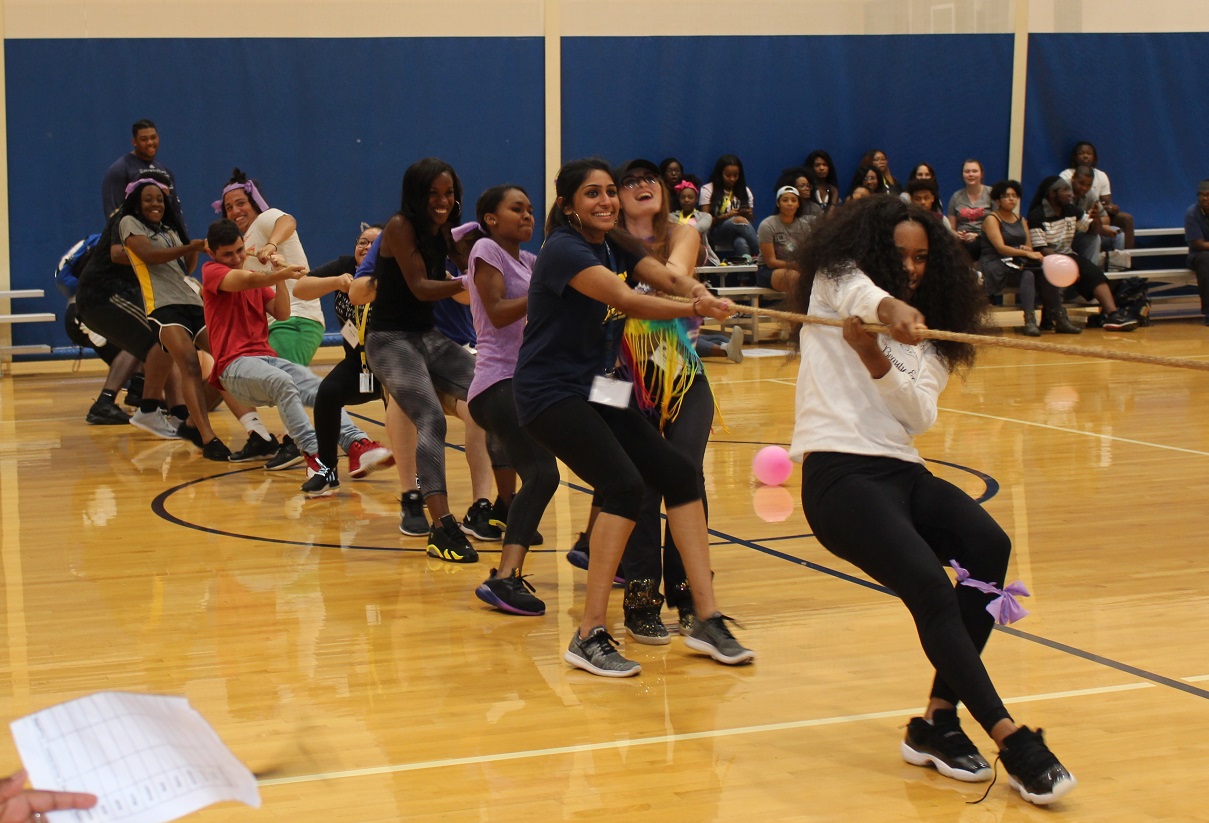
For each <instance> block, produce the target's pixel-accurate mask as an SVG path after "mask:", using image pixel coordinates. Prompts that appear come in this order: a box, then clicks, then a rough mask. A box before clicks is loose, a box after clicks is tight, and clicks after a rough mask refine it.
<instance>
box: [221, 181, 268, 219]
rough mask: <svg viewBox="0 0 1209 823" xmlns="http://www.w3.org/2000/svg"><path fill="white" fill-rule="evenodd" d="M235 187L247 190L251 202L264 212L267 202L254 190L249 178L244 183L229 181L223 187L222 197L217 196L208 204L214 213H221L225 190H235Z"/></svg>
mask: <svg viewBox="0 0 1209 823" xmlns="http://www.w3.org/2000/svg"><path fill="white" fill-rule="evenodd" d="M236 189H239V190H240V191H245V192H247V193H248V199H250V200H251V201H252V202H253V203H255V204H256V208H258V209H260V210H261V211H262V212H266V211H268V210H269V204H268V203H266V202H264V198H263V197H261V196H260V192H259V191H257V190H256V184H255V183H253V182H252V181H251V180H249V181H247V182H246V183H231V184H229V185H228V186H227V187H226V188H225V189H223V190H222V197H219V198H218V199H217V200H215V201H214V202H213V203H211V204H210V205H211V206H213V207H214V212H215V214H222V199H223V197H226V196H227V192H229V191H235V190H236Z"/></svg>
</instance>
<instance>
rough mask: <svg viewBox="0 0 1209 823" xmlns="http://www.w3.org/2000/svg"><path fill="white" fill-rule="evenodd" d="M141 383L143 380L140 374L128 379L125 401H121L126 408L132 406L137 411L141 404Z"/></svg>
mask: <svg viewBox="0 0 1209 823" xmlns="http://www.w3.org/2000/svg"><path fill="white" fill-rule="evenodd" d="M143 383H144V378H143V375H141V374H136V375H135V376H134V377H132V378H130V382H129V383H128V384H126V399H125V400H124V401H123V402H124V403H125V404H126V405H127V406H134V408H136V409H137V408H138V407H139V406H140V405H141V404H142V402H143Z"/></svg>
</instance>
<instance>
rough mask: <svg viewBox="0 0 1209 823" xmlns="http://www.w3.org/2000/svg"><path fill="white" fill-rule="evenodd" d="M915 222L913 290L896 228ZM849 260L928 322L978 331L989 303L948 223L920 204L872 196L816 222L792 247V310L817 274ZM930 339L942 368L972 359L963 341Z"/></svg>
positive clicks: (801, 304)
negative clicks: (922, 239)
mask: <svg viewBox="0 0 1209 823" xmlns="http://www.w3.org/2000/svg"><path fill="white" fill-rule="evenodd" d="M907 220H910V221H912V222H914V223H918V224H919V225H920V226H921V227H922V228H923V230H924V231H925V232H926V233H927V235H928V265H927V269H926V270H925V273H924V276H923V278H922V279H921V280H920V281H919V285H918V287H917V288H916V289H915V292H914V293H912V291H911V289H910V285H909V282H908V277H907V271H906V269H905V268H904V267H903V261H902V257H901V256H900V255H899V252H898V250H897V249H896V248H895V246H894V228H895V227H896V226H897V225H898V224H899V223H902V222H904V221H907ZM852 265H855V266H856V267H857V268H859V269H860V270H861V271H862V272H864V273H865V274H866V275H868V277H869V279H870V280H872V281H873V282H874V283H875V284H876V285H877V286H879V287H880V288H882V289H885V290H886V291H887V292H889V293H890V294H891V295H892V296H894V297H897V298H898V299H899V300H903V301H905V302H907V303H910V304H911V305H912V306H914V307H915V308H917V309H919V310H920V312H922V313H923V316H924V319H925V320H926V321H927V324H928V328H931V329H938V330H942V331H953V332H962V333H966V334H975V333H977V332H979V331H980V330H982V328H983V326H984V323H985V319H986V314H987V308H988V302H987V297H986V293H985V292H984V291H983V289H982V286H980V285H979V284H978V281H977V278H976V277H975V276H974V272H973V270H972V269H971V268H970V259H969V257H967V256H966V254H965V251H964V250H963V249H962V248H961V246H960V245H959V244H958V242H957V240H956V239H955V238H954V237H953V235H952V234H951V233H950V232H949V230H948V228H947V227H946V226H944V225H943V224H941V222H940V221H938V220H937V219H936V218H934V217H932V216H931V215H929V214H928V213H927V212H926V211H924V210H923V209H921V208H919V207H918V206H915V205H911V204H908V203H904V202H903V201H902V200H901V199H900V198H898V197H890V196H886V195H875V196H874V197H869V198H865V199H863V200H858V201H856V202H853V203H846V204H844V205H843V206H841V207H840V208H838V209H836V210H835V213H834V214H833V215H832V217H831V218H830V219H829V220H820V221H817V222H816V223H815V229H814V231H813V232H812V233H811V234H810V238H809V239H808V240H807V241H806V243H805V245H804V246H803V247H802V249H801V251H800V252H799V254H798V266H799V269H800V270H801V272H802V277H801V278H799V280H798V285H797V290H796V292H795V293H794V294H793V303H794V306H795V309H796V310H798V311H805V310H806V308H807V307H808V306H809V303H810V290H811V287H812V286H813V285H814V279H815V278H816V277H832V278H838V277H841V276H843V275H844V274H845V273H847V272H848V270H849V269H850V267H851V266H852ZM933 345H934V346H935V347H936V350H937V351H938V352H939V353H940V355H941V357H943V358H944V360H945V363H946V365H947V367H948V370H949V371H950V372H951V373H952V372H958V371H965V370H968V369H969V368H970V367H971V366H973V365H974V358H975V348H974V346H972V345H970V344H969V343H955V342H952V341H948V340H935V341H933Z"/></svg>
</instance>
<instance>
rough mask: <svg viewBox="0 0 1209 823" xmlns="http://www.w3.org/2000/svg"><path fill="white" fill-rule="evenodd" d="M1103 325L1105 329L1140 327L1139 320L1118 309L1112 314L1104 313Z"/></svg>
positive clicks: (1131, 329)
mask: <svg viewBox="0 0 1209 823" xmlns="http://www.w3.org/2000/svg"><path fill="white" fill-rule="evenodd" d="M1103 326H1104V331H1133V330H1134V329H1136V328H1137V327H1138V321H1137V320H1135V319H1134V318H1132V317H1130V316H1129V315H1128V314H1126V313H1125V312H1123V311H1121V310H1120V309H1117V310H1116V311H1114V312H1113V313H1112V314H1106V315H1104V322H1103Z"/></svg>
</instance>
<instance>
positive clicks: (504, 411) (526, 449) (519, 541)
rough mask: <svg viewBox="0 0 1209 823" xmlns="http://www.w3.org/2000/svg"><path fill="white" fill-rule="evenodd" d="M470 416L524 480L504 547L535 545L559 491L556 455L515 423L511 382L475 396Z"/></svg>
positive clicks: (511, 508) (512, 508)
mask: <svg viewBox="0 0 1209 823" xmlns="http://www.w3.org/2000/svg"><path fill="white" fill-rule="evenodd" d="M470 416H471V417H473V418H474V422H476V423H478V424H479V425H480V426H482V427H483V430H484V431H486V432H487V435H488V436H489V437H494V438H496V439H497V440H498V441H499V442H500V444H501V445H502V446H503V449H504V451H505V452H507V454H508V460H509V462H510V464H511V466H512V468H514V469H516V473H517V474H518V475H520V478H521V488H520V491H518V492H517V493H516V496H515V497H513V498H512V505H511V506H509V507H508V530H507V532H506V533H505V535H504V543H505V545H509V546H512V545H516V546H523V547H525V548H526V549H527V548H529V547H530V546H531V545H533V534H534V533H535V532H536V531H537V524H538V523H540V522H541V519H542V514H543V513H545V511H546V506H547V505H549V503H550V500H551V499H552V498H553V497H554V493H555V492H556V491H558V482H559V479H560V478H559V475H558V462H557V461H556V460H555V459H554V455H552V454H550V452H548V451H546V450H545V449H544V448H542V446H541V445H540V444H539V443H538V442H537V441H536V440H534V439H533V438H532V437H530V436H529V435H528V434H526V433H525V431H524V430H523V429H522V428H521V426H520V423H518V422H517V419H516V400H515V398H514V397H513V394H512V378H508V379H507V380H501V381H499V382H498V383H495V384H493V385H491V386H488V387H487V388H486V389H484V390H483V391H481V392H480V393H478V394H476V395H475V396H474V399H473V400H471V401H470Z"/></svg>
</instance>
